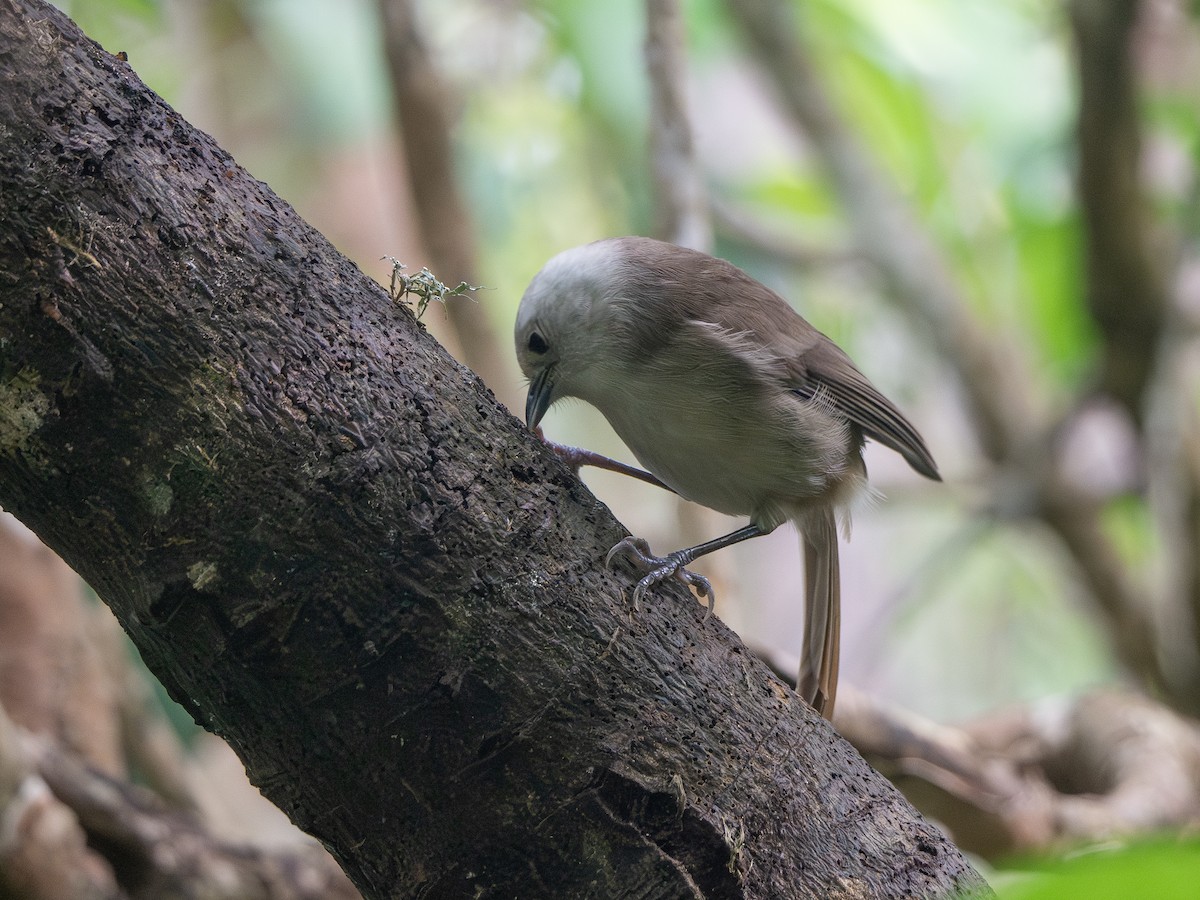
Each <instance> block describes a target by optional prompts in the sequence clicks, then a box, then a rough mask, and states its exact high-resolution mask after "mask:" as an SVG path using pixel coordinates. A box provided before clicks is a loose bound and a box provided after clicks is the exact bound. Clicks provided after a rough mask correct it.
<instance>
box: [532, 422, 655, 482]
mask: <svg viewBox="0 0 1200 900" xmlns="http://www.w3.org/2000/svg"><path fill="white" fill-rule="evenodd" d="M534 433H535V434H536V435H537V436H538V437H539V438H541V439H542V443H543V444H545V445H546V446H547V447H549V448H550V449H551V450H552V451H553V452H554V455H555V456H557V457H558V458H559V459H561V460H562V461H563V462H565V463H566V464H567V465H568V466H570V467H571V469H572V470H574V471H575V472H576V473H578V472H579V469H580V467H581V466H593V467H595V468H597V469H607V470H608V471H610V472H616V473H618V474H620V475H628V476H629V477H630V478H637V479H640V480H641V481H644V482H646V483H647V484H652V485H654V486H655V487H660V488H662V489H663V490H664V491H671V493H672V494H673V493H675V491H674V490H672V489H671V488H669V487H667V486H666V485H665V484H663V483H662V481H660V480H659V479H658V478H656V477H655V476H653V475H651V474H650V473H649V472H646V471H643V470H642V469H639V468H637V467H636V466H629V465H626V464H625V463H623V462H617V461H616V460H615V459H609V458H608V457H607V456H602V455H601V454H599V453H594V452H592V451H591V450H584V449H583V448H582V447H568V446H567V445H566V444H558V443H555V442H554V441H551V440H547V438H546V436H545V435H544V434H542V429H541V428H535V429H534Z"/></svg>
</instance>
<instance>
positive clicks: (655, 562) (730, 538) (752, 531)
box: [604, 525, 769, 617]
mask: <svg viewBox="0 0 1200 900" xmlns="http://www.w3.org/2000/svg"><path fill="white" fill-rule="evenodd" d="M768 533H769V532H768V531H767V530H765V529H763V528H760V527H759V526H757V525H747V526H746V527H744V528H739V529H738V530H737V531H732V532H730V533H729V534H725V535H722V536H721V537H718V538H713V539H712V540H711V541H705V542H704V543H703V544H697V545H696V546H694V547H685V548H684V549H682V550H676V551H675V552H674V553H668V554H667V555H666V556H655V555H654V554H653V553H651V552H650V545H649V544H648V543H646V541H645V539H644V538H639V537H633V536H632V535H631V536H630V537H627V538H625V539H624V540H623V541H620V542H619V543H617V544H615V545H614V546H613V548H612V549H611V550H609V551H608V556H606V557H605V558H604V564H605V565H606V566H608V565H611V564H612V559H613V557H614V556H616V555H617V554H618V553H619V554H622V555H624V556H628V557H629V558H630V559H631V560H632V561H633V562H634V564H635V565H636V566H638V567H640V568H642V569H644V570H646V574H645V575H644V576H643V577H642V579H641V581H639V582H638V583H637V585H636V586H635V587H634V589H633V603H634V606H637V605H638V603H639V602H640V601H641V599H642V596H643V595H644V594H645V593H646V591H648V590H649V589H650V588H652V587H654V585H656V584H659V583H660V582H663V581H666V580H667V579H668V578H672V577H674V578H678V579H679V580H680V581H682V582H683V583H684V584H686V585H687V586H688V587H694V588H695V589H696V593H698V594H699V595H700V596H701V597H707V598H708V613H707V614H706V617H707V616H709V615H712V611H713V605H714V604H715V603H716V600H717V598H716V596H715V595H714V594H713V589H712V585H711V584H709V582H708V579H707V578H705V577H704V576H703V575H697V574H696V573H695V572H689V571H688V570H687V568H686V566H687V565H688V564H689V563H690V562H692V561H693V560H695V559H697V558H698V557H701V556H704V555H706V554H708V553H712V552H714V551H716V550H722V549H724V548H725V547H731V546H733V545H734V544H739V543H741V542H742V541H746V540H749V539H750V538H754V537H761V536H762V535H764V534H768Z"/></svg>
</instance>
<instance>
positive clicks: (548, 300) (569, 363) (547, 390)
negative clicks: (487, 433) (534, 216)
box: [515, 241, 623, 428]
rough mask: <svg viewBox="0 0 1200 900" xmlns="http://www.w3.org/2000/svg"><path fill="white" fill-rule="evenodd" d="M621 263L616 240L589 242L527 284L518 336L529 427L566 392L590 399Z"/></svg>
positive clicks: (558, 258) (562, 255) (560, 256)
mask: <svg viewBox="0 0 1200 900" xmlns="http://www.w3.org/2000/svg"><path fill="white" fill-rule="evenodd" d="M622 264H623V261H622V257H621V254H620V252H619V250H618V249H617V246H616V245H615V244H614V243H613V242H611V241H597V242H596V243H593V244H585V245H584V246H582V247H575V248H574V249H571V250H566V251H564V252H562V253H560V254H558V255H557V256H555V257H554V258H553V259H551V260H550V261H549V262H548V263H546V265H545V266H544V267H543V268H542V270H541V271H540V272H538V273H537V275H535V276H534V278H533V281H531V282H530V284H529V287H528V288H527V289H526V290H525V296H524V297H522V298H521V305H520V308H519V309H518V310H517V322H516V328H515V337H516V344H517V361H518V362H519V363H520V365H521V371H522V372H524V373H525V376H526V377H527V378H528V379H529V396H528V397H527V399H526V402H525V421H526V423H527V424H528V425H529V427H530V428H534V427H536V426H537V424H538V423H539V422H540V421H541V420H542V416H544V415H545V414H546V410H548V409H549V408H550V406H551V405H552V404H553V403H554V402H555V401H557V400H560V399H562V398H563V397H581V398H582V399H585V400H588V399H591V398H590V397H589V393H590V392H589V391H588V386H589V384H591V383H592V382H593V381H594V380H595V379H596V377H597V375H598V372H599V370H600V369H601V368H602V364H603V362H604V361H605V359H607V358H609V357H610V356H611V354H610V353H609V352H608V351H609V349H610V348H608V346H607V343H608V341H609V340H610V336H609V328H608V318H609V315H610V312H611V310H610V303H611V301H612V299H613V298H614V297H615V296H617V294H618V293H619V289H618V285H619V284H620V282H621V268H622Z"/></svg>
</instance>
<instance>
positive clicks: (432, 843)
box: [0, 0, 986, 897]
mask: <svg viewBox="0 0 1200 900" xmlns="http://www.w3.org/2000/svg"><path fill="white" fill-rule="evenodd" d="M4 2H5V4H6V5H3V6H0V59H3V60H4V67H3V68H2V69H0V134H2V135H3V140H0V192H2V193H3V195H4V197H5V202H6V205H7V210H8V214H7V215H6V217H5V218H4V219H3V220H0V351H2V353H3V356H2V357H0V374H2V379H0V410H2V412H0V503H2V504H3V505H4V506H5V508H7V509H9V510H10V511H12V512H13V513H14V514H16V515H17V516H18V517H19V518H21V519H22V520H23V521H25V523H26V524H27V525H29V526H30V527H31V528H32V529H33V530H34V531H35V532H36V533H37V534H38V535H39V536H40V537H41V538H42V539H43V540H44V541H45V542H46V543H47V544H48V545H50V546H51V547H52V548H54V549H55V550H57V551H58V552H59V554H60V555H61V556H63V558H64V559H65V560H66V561H67V562H68V563H69V564H71V565H72V567H73V568H75V569H76V571H78V572H79V573H80V574H81V575H83V576H84V577H85V578H86V579H87V580H88V581H89V582H90V583H91V584H92V585H93V586H94V587H95V588H96V589H97V591H98V592H99V593H100V595H101V596H102V597H104V598H105V600H106V602H108V603H109V605H110V606H111V607H112V608H113V609H114V611H115V612H116V613H117V615H118V618H119V619H120V620H121V622H122V624H123V625H124V626H125V628H126V629H127V631H128V632H129V633H130V635H131V637H132V638H133V640H134V642H135V643H136V644H137V645H138V647H139V649H140V651H141V653H142V655H143V657H144V658H145V660H146V662H147V664H148V665H149V666H150V668H151V669H152V670H153V671H154V672H155V673H156V674H157V675H158V676H159V678H160V680H162V681H163V682H164V684H165V685H166V686H167V687H168V689H169V690H170V691H171V693H172V695H173V696H175V697H176V698H177V699H178V700H180V702H182V703H184V704H185V705H186V706H187V708H188V709H190V710H191V711H192V712H193V714H194V715H195V716H196V717H197V718H198V720H200V721H202V722H203V723H204V724H205V725H206V726H207V727H208V728H210V729H212V730H214V731H215V732H217V733H219V734H220V735H222V736H223V737H224V738H225V739H226V740H227V741H228V742H229V743H230V745H231V746H232V747H233V748H234V749H235V750H236V751H237V753H238V754H239V756H240V757H241V759H242V760H243V761H244V762H245V764H246V767H247V770H248V771H249V773H250V774H251V777H252V780H253V781H254V782H255V783H256V784H258V785H259V786H260V787H261V788H262V790H263V792H264V794H266V795H267V796H268V797H269V798H271V799H272V800H273V801H275V802H276V803H277V804H278V805H279V806H280V807H281V808H282V809H284V810H285V811H286V812H287V813H288V814H289V816H290V817H291V818H292V819H293V821H295V822H296V823H297V824H298V825H300V826H301V827H302V828H304V829H305V830H306V831H308V832H309V833H311V834H313V835H315V836H317V837H319V838H320V839H321V841H322V842H323V843H324V844H325V845H326V846H327V847H328V848H329V849H330V850H331V851H332V852H333V853H334V855H335V856H336V858H337V859H338V860H339V861H340V862H341V863H342V865H343V866H344V867H345V868H346V869H347V871H348V873H349V874H350V875H351V877H352V878H353V880H354V882H355V884H356V885H357V886H358V887H359V889H360V890H361V891H362V892H363V893H364V895H366V896H368V897H400V896H411V895H413V894H416V893H423V894H425V895H428V896H433V895H437V896H466V895H472V894H475V893H491V894H495V895H517V896H523V897H524V896H576V895H580V894H582V893H587V892H590V893H602V894H607V895H621V894H623V893H628V892H630V891H632V890H633V889H634V887H635V886H636V888H637V890H638V891H640V892H641V893H642V894H643V895H644V896H734V895H736V896H742V897H779V896H796V897H824V896H829V895H830V894H831V893H833V892H835V891H845V890H847V888H846V885H847V884H852V885H854V890H855V891H856V892H858V893H861V894H867V895H871V896H880V897H900V896H912V895H930V894H937V893H941V892H946V891H950V890H954V889H960V890H965V891H967V892H968V893H969V892H976V893H979V892H985V891H986V888H985V887H983V885H982V882H981V881H980V879H979V877H978V876H977V875H976V874H975V873H974V872H973V871H972V870H971V869H970V867H969V866H968V864H967V863H966V861H965V860H964V859H963V858H962V856H961V855H960V854H959V853H958V852H957V851H956V850H955V849H954V848H953V846H952V845H950V844H949V843H947V842H946V840H945V838H944V837H943V836H942V835H941V833H940V832H939V831H938V830H937V829H935V828H933V827H932V826H930V825H929V824H928V823H925V822H924V821H922V820H921V819H920V818H919V817H917V816H916V814H915V813H914V812H913V811H912V810H911V808H910V807H908V805H907V804H906V803H904V802H903V800H902V799H901V798H900V797H899V796H898V794H896V792H895V791H894V790H893V789H892V788H891V786H890V785H888V784H887V783H886V781H884V780H883V779H882V778H880V777H879V776H878V775H877V774H876V773H874V772H872V771H871V770H870V769H869V768H868V767H867V766H866V765H865V764H864V763H862V761H861V759H860V758H859V757H858V756H857V755H856V754H855V753H854V752H853V751H852V749H851V748H850V747H849V746H848V745H846V744H845V743H844V742H842V741H841V740H840V739H838V738H837V736H836V735H835V734H834V733H833V732H832V731H831V730H830V729H829V728H828V727H827V726H826V725H825V724H824V723H822V722H821V721H820V719H819V718H817V717H816V716H815V714H814V713H812V711H811V710H809V709H808V708H807V707H805V706H804V704H803V703H801V702H800V701H799V700H798V698H797V697H796V696H795V694H794V693H792V692H791V691H790V690H787V689H786V688H785V687H784V686H782V685H781V684H779V683H778V682H777V681H775V680H773V679H772V678H771V677H770V676H769V674H768V673H767V672H766V671H765V669H764V668H763V667H762V665H761V664H760V663H758V662H757V661H756V660H753V659H752V658H751V657H750V656H749V654H747V653H746V651H745V650H744V648H743V647H742V646H741V645H740V644H739V643H738V642H737V641H736V639H735V638H734V636H733V635H732V634H731V633H730V632H729V631H728V630H727V629H725V628H724V627H723V626H721V625H720V624H719V623H718V622H717V621H715V620H712V619H710V620H707V621H706V620H705V619H704V616H703V612H702V610H701V608H700V607H699V605H698V604H696V603H695V602H694V600H693V599H692V598H691V597H690V596H689V595H688V594H687V592H686V591H685V590H684V589H683V588H682V586H676V585H668V586H664V587H663V588H661V589H659V590H656V592H655V593H656V594H657V600H656V602H655V603H653V604H652V605H651V606H650V608H648V609H646V610H644V611H643V612H642V614H641V615H637V616H632V617H631V616H630V613H629V610H628V608H627V606H626V602H625V599H624V593H625V588H626V587H627V579H628V577H629V575H630V573H629V572H628V571H624V572H619V573H610V572H607V571H606V570H605V569H604V568H603V565H602V560H603V558H604V553H605V550H606V549H607V548H608V547H609V546H611V545H612V544H613V543H614V542H615V540H616V539H617V538H619V537H620V536H621V535H622V530H621V529H620V528H619V526H618V524H617V523H616V522H615V521H614V520H613V519H612V518H611V517H610V516H609V515H608V514H607V512H606V511H605V510H604V509H603V507H601V506H599V505H598V504H597V503H596V501H595V500H594V498H592V497H591V495H590V494H588V493H587V492H586V490H585V489H584V488H583V487H582V485H581V484H580V483H579V481H578V480H577V479H576V478H574V477H573V476H572V475H571V474H570V472H569V471H568V470H567V469H566V468H565V467H563V466H562V465H561V464H560V463H558V462H557V461H556V460H555V459H554V457H553V455H552V454H551V453H550V452H549V450H547V449H545V448H543V447H542V446H541V445H540V444H539V443H538V442H537V441H535V440H533V439H532V437H531V436H530V435H529V433H528V432H527V431H526V430H525V428H524V427H523V426H522V425H521V424H520V423H519V422H517V421H516V420H515V419H513V418H512V417H511V416H509V415H507V413H505V412H504V411H503V410H502V409H500V408H499V407H498V406H497V405H496V404H495V402H494V401H493V400H492V399H491V397H490V396H489V394H488V393H487V392H486V390H485V389H484V388H483V386H482V385H481V384H480V382H479V381H478V379H477V378H475V377H473V376H472V375H471V374H470V373H469V372H466V371H465V370H463V369H462V368H461V367H459V366H457V365H456V364H455V363H454V362H453V360H451V359H450V358H449V357H448V356H446V355H445V354H444V352H442V350H441V349H440V348H439V347H438V346H437V345H436V343H435V342H434V341H433V340H432V339H431V338H429V337H428V335H427V334H426V333H425V332H424V331H423V330H422V329H421V328H420V327H419V325H418V324H417V323H416V322H415V321H414V320H413V318H412V317H411V316H410V315H409V314H408V313H407V312H406V311H404V310H403V309H398V308H397V307H395V306H394V305H393V304H392V303H391V302H390V301H389V299H388V298H387V296H386V295H385V294H384V293H383V292H382V291H381V290H380V289H379V287H378V286H377V285H375V284H374V283H373V282H371V281H370V280H369V279H367V278H366V277H364V276H363V275H362V273H361V272H359V271H358V270H356V269H355V268H354V267H353V265H351V264H350V263H349V262H347V261H346V260H345V259H343V258H342V257H340V256H339V255H338V254H337V253H336V252H335V251H334V250H333V248H332V247H330V246H329V244H328V242H326V241H325V240H324V239H323V238H321V237H320V235H318V234H316V233H315V232H313V231H312V230H311V229H310V228H308V227H307V226H306V225H305V224H304V223H303V222H302V221H300V220H299V218H298V217H297V216H296V214H295V212H294V211H293V210H292V209H291V208H290V207H288V206H287V204H285V203H283V202H282V201H281V200H279V199H278V198H277V197H275V196H274V195H273V194H271V192H270V191H269V190H268V189H267V188H266V186H265V185H263V184H262V183H260V182H258V181H256V180H255V179H253V178H251V177H250V176H249V175H247V174H246V173H245V172H244V171H242V170H241V169H240V168H238V166H237V165H236V164H235V163H234V161H233V160H232V159H230V158H229V156H228V155H227V154H225V153H224V152H223V151H222V150H221V149H220V148H219V147H217V146H216V145H215V144H214V143H213V141H212V140H211V139H209V138H208V137H206V136H205V135H203V134H201V133H199V132H197V131H195V130H193V129H192V128H191V127H190V126H188V124H187V123H186V122H184V121H183V120H182V119H181V118H180V117H179V116H178V115H177V114H175V113H174V112H173V111H172V110H170V109H169V108H168V107H167V106H166V105H165V104H163V103H162V101H161V100H159V99H158V98H157V97H155V96H154V95H153V94H152V93H151V92H149V91H148V90H147V89H146V88H145V86H144V85H142V84H141V82H140V81H139V80H138V79H137V78H136V76H135V75H134V74H133V73H132V71H131V70H130V69H129V67H128V66H127V65H126V64H125V63H124V62H122V61H120V60H118V59H117V58H115V57H112V56H110V55H108V54H106V53H104V52H103V51H102V50H100V49H99V48H98V47H96V46H95V45H94V44H92V43H91V42H89V41H87V40H86V39H85V38H83V37H82V36H81V35H80V34H79V33H78V32H77V30H75V29H74V27H73V26H72V25H71V24H70V23H69V21H67V20H66V19H65V17H63V16H62V14H61V13H59V12H57V11H56V10H54V9H53V8H52V7H50V6H49V5H46V4H44V3H41V2H36V0H4Z"/></svg>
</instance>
